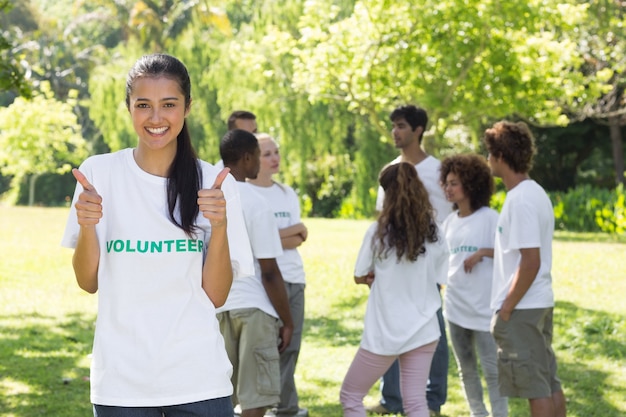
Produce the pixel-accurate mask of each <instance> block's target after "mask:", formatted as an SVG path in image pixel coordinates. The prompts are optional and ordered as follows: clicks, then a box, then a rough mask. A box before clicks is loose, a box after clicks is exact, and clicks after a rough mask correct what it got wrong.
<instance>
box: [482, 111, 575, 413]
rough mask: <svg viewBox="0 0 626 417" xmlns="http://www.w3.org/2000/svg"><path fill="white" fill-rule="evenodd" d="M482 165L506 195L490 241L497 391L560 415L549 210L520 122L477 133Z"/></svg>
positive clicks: (531, 141) (561, 400)
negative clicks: (499, 180) (484, 158)
mask: <svg viewBox="0 0 626 417" xmlns="http://www.w3.org/2000/svg"><path fill="white" fill-rule="evenodd" d="M484 142H485V145H486V146H487V150H488V151H489V158H488V161H489V165H490V167H491V171H492V173H493V175H494V176H496V177H500V178H502V182H503V183H504V185H505V187H506V189H507V196H506V199H505V201H504V205H503V206H502V211H501V212H500V217H499V220H498V225H497V229H496V240H495V245H494V268H493V285H492V289H491V308H492V309H493V310H494V311H495V315H494V317H493V320H492V322H491V332H492V334H493V336H494V338H495V340H496V344H497V345H498V383H499V387H500V394H502V395H505V396H508V397H520V398H527V399H528V402H529V406H530V415H531V417H565V415H566V410H565V396H564V394H563V389H562V387H561V382H560V381H559V379H558V377H557V374H556V370H557V364H556V358H555V355H554V351H553V350H552V331H553V325H552V318H553V309H554V295H553V293H552V276H551V268H552V235H553V232H554V211H553V208H552V203H551V202H550V199H549V197H548V195H547V194H546V192H545V191H544V189H543V188H542V187H541V186H540V185H539V184H537V183H536V182H535V181H533V180H532V179H530V176H529V175H528V173H529V171H530V169H531V167H532V160H533V157H534V154H535V144H534V139H533V136H532V133H531V132H530V130H529V129H528V126H526V124H525V123H523V122H518V123H512V122H506V121H503V122H498V123H496V124H494V125H493V127H491V128H489V129H487V130H486V131H485V136H484Z"/></svg>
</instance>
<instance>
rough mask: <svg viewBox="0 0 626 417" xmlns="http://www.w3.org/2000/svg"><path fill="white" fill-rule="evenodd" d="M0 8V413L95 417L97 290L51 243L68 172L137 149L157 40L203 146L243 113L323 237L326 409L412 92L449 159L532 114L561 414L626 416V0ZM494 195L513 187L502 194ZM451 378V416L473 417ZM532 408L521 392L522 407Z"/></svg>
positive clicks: (319, 257) (99, 1)
mask: <svg viewBox="0 0 626 417" xmlns="http://www.w3.org/2000/svg"><path fill="white" fill-rule="evenodd" d="M0 10H1V11H2V12H0V25H1V26H0V58H1V59H0V198H1V203H0V222H1V223H0V238H1V239H0V241H1V245H2V246H0V302H1V305H0V315H1V316H0V330H1V332H2V333H1V336H0V338H1V340H0V343H1V344H0V416H3V417H4V416H7V417H8V416H11V417H13V416H15V417H26V416H39V415H51V416H74V415H76V416H79V415H82V416H84V415H88V410H89V407H88V404H87V402H88V398H87V392H88V384H82V385H81V384H80V382H79V381H81V378H83V377H84V375H86V372H87V371H86V369H87V362H88V359H87V354H88V351H89V349H90V347H91V337H92V333H93V328H92V324H93V323H92V322H93V318H94V314H95V307H94V306H95V298H94V297H89V296H88V295H86V294H81V293H80V292H79V291H78V290H77V288H76V286H75V284H74V282H73V278H72V274H71V271H70V269H69V268H70V263H69V254H68V253H67V252H63V251H62V250H60V249H59V248H58V240H59V239H60V233H61V230H62V229H61V228H62V225H63V224H64V222H65V215H66V213H67V204H68V198H69V197H70V196H71V194H72V192H73V189H74V185H75V181H74V179H73V177H72V176H71V174H69V169H70V168H71V167H72V166H76V165H78V164H80V162H81V161H82V160H84V158H86V157H87V156H88V155H92V154H98V153H103V152H109V151H115V150H118V149H122V148H125V147H129V146H130V147H132V146H134V145H135V141H136V138H135V134H134V133H133V130H132V126H131V124H130V120H129V117H128V113H127V110H126V108H125V104H124V90H125V76H126V73H127V72H128V70H129V68H130V67H131V66H132V64H133V63H134V61H135V60H136V59H137V58H138V57H139V56H141V55H143V54H146V53H152V52H166V53H170V54H173V55H175V56H177V57H179V58H180V59H181V60H182V61H183V62H184V63H185V64H186V65H187V67H188V68H189V71H190V75H191V77H192V96H193V100H194V101H193V107H192V112H191V114H190V117H189V118H188V123H189V126H190V130H191V133H192V138H193V140H194V145H195V146H196V149H197V150H198V153H199V155H200V156H201V158H203V159H205V160H207V161H209V162H214V161H216V160H217V159H218V142H219V138H220V137H221V136H222V135H223V133H224V132H225V131H226V125H225V121H224V120H225V118H226V117H227V116H228V114H229V113H230V112H231V111H232V110H235V109H245V110H250V111H253V112H254V113H255V114H256V115H257V116H258V123H259V128H260V130H261V131H267V132H268V133H270V134H272V135H273V136H274V137H276V138H277V140H278V141H279V144H280V146H281V153H282V156H283V164H282V173H281V180H283V181H284V182H286V183H288V184H289V185H291V186H293V187H294V188H295V189H296V191H297V192H298V195H299V196H300V198H301V202H302V211H303V213H302V214H303V216H304V217H305V221H306V222H307V225H309V228H310V230H311V239H310V242H307V244H306V245H305V246H303V248H302V252H303V256H304V258H305V268H306V270H307V274H308V277H309V286H308V292H307V294H308V297H309V298H308V300H309V302H308V304H307V324H306V326H307V336H306V339H305V347H304V348H303V359H302V362H301V363H302V365H301V367H300V369H301V371H300V372H301V374H300V378H301V386H303V392H304V398H305V402H307V403H308V404H310V408H311V410H312V411H313V412H314V415H318V416H331V417H332V416H336V415H339V414H340V411H339V408H338V406H337V398H336V394H337V392H338V387H339V385H338V384H340V381H341V378H342V377H343V374H344V372H345V370H346V369H347V365H348V362H349V360H350V359H351V357H352V354H353V353H354V348H355V346H356V345H357V344H358V339H359V335H360V329H361V325H362V313H363V308H364V305H365V304H364V303H365V298H366V295H367V294H366V293H365V292H363V291H362V290H360V289H355V288H353V286H352V285H350V284H351V269H352V264H353V262H354V256H355V255H356V251H357V250H358V245H359V243H360V239H361V237H362V232H363V230H364V229H363V228H364V226H365V225H367V223H368V221H369V220H371V219H372V218H373V215H374V201H375V191H376V177H377V175H378V172H379V170H380V168H381V167H382V166H383V165H384V164H385V163H386V162H388V161H389V160H391V159H392V158H394V157H395V156H396V155H397V150H396V149H394V147H393V143H392V141H391V140H390V134H389V129H390V124H389V121H388V114H389V112H390V111H391V110H392V109H393V108H394V107H395V106H396V105H399V104H405V103H414V104H417V105H420V106H422V107H424V108H425V109H426V110H427V111H428V113H429V115H430V119H431V122H430V125H429V126H430V127H429V130H428V132H427V134H426V137H425V140H424V146H425V147H426V149H427V150H428V152H430V153H432V154H433V155H435V156H437V157H444V156H446V155H449V154H453V153H458V152H477V153H483V154H484V149H483V147H482V144H481V136H482V132H483V131H484V129H485V128H486V127H487V126H490V125H491V124H492V123H493V122H494V121H497V120H500V119H504V118H506V119H509V120H523V121H525V122H527V123H528V124H529V125H530V126H531V128H532V130H533V132H534V134H535V136H536V139H537V146H538V155H537V158H536V162H535V166H534V169H533V171H532V172H531V176H532V177H533V178H534V179H536V180H537V181H538V182H539V183H540V184H542V185H543V186H544V187H545V188H546V189H547V190H548V192H549V194H550V197H551V199H552V201H553V205H554V208H555V218H556V228H557V239H556V242H555V253H556V255H555V271H554V275H555V288H556V294H557V316H560V317H561V318H560V319H558V321H557V322H556V326H557V329H558V330H557V338H558V341H557V350H558V351H559V353H561V354H562V355H563V356H564V375H563V376H564V380H565V386H566V394H567V395H568V397H569V398H570V410H571V413H570V415H573V416H580V417H583V416H584V417H587V416H595V415H597V416H608V417H613V416H615V417H617V416H624V415H626V405H625V402H626V400H625V398H626V381H625V379H626V369H625V367H626V365H625V359H624V355H625V353H626V346H625V345H624V342H623V340H624V334H626V329H625V318H626V308H625V307H624V306H623V303H621V302H620V299H621V296H620V294H623V293H624V291H623V290H624V285H625V284H624V281H625V280H624V271H625V270H626V267H625V266H626V265H624V259H626V256H624V255H626V251H624V248H626V247H625V246H624V242H625V238H624V232H625V231H626V215H625V206H626V204H625V193H624V188H623V183H624V146H623V143H624V133H623V126H624V125H626V96H625V94H624V86H625V85H626V55H625V51H626V2H624V1H621V0H590V1H582V0H581V1H578V0H568V1H565V0H562V1H558V0H528V1H525V2H516V1H511V2H506V1H497V0H483V1H477V0H439V1H430V0H407V1H402V2H394V1H389V0H367V1H355V0H334V1H331V0H308V1H304V0H282V1H278V0H223V1H218V0H215V1H208V0H205V1H203V0H191V1H168V0H160V1H147V0H146V1H135V0H0ZM503 198H504V193H503V191H502V189H501V185H500V187H499V193H497V194H496V196H495V197H494V199H493V206H494V207H495V208H498V207H499V206H500V205H501V203H502V201H503ZM16 204H17V205H18V206H24V205H30V206H49V207H50V208H26V207H18V208H14V206H15V205H16ZM54 207H56V208H54ZM329 242H331V243H334V244H335V245H340V248H341V250H338V248H335V247H334V246H335V245H329V244H328V243H329ZM451 363H452V364H453V363H454V362H453V361H452V362H451ZM450 369H451V371H450V377H451V381H453V383H452V385H451V388H450V396H451V400H450V402H449V406H446V407H448V408H446V409H444V414H446V415H449V416H456V415H463V413H464V410H465V409H464V408H463V404H464V403H463V400H462V398H461V396H460V392H459V390H458V381H456V380H455V370H454V366H451V368H450ZM59 381H61V382H59ZM63 381H66V382H67V383H66V384H63ZM455 381H456V382H455ZM59 384H61V385H59ZM454 384H456V385H454ZM372 400H374V399H372ZM66 409H67V410H70V411H62V410H66ZM524 411H525V409H524V408H520V407H519V405H518V404H516V403H513V405H512V417H517V416H520V417H521V416H523V415H525V414H524Z"/></svg>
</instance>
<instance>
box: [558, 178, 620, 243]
mask: <svg viewBox="0 0 626 417" xmlns="http://www.w3.org/2000/svg"><path fill="white" fill-rule="evenodd" d="M549 195H550V199H551V200H552V205H553V206H554V217H555V226H556V228H557V229H560V230H569V231H576V232H608V233H616V234H622V233H624V231H625V230H626V228H625V226H626V220H625V216H624V213H625V212H624V189H623V187H622V186H619V187H617V188H616V189H615V190H608V189H602V188H597V187H593V186H591V185H583V186H579V187H576V188H573V189H570V190H568V191H567V192H552V193H549Z"/></svg>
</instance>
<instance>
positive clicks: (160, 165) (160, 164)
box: [133, 147, 176, 178]
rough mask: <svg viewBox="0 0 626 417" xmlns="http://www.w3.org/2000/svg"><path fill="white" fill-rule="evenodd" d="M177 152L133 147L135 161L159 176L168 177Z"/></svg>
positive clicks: (140, 166)
mask: <svg viewBox="0 0 626 417" xmlns="http://www.w3.org/2000/svg"><path fill="white" fill-rule="evenodd" d="M175 156H176V153H175V152H174V154H171V155H170V154H169V153H166V152H150V151H149V150H145V149H141V148H139V147H137V148H135V149H133V157H134V158H135V162H136V163H137V165H138V166H139V168H141V169H142V170H143V171H145V172H147V173H148V174H151V175H155V176H157V177H163V178H167V176H168V175H169V172H170V168H171V166H172V161H173V160H174V157H175Z"/></svg>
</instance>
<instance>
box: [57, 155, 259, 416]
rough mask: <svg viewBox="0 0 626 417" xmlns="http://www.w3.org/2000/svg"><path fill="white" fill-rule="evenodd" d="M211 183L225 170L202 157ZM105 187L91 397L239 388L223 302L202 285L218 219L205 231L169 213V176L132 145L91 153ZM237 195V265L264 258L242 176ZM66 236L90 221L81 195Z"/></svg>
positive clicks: (171, 398) (150, 400)
mask: <svg viewBox="0 0 626 417" xmlns="http://www.w3.org/2000/svg"><path fill="white" fill-rule="evenodd" d="M200 164H201V168H202V186H203V187H210V186H212V185H213V182H214V181H215V178H216V176H217V174H218V173H219V170H216V168H214V167H213V166H212V165H210V164H208V163H206V162H200ZM80 170H81V172H82V173H83V174H85V176H86V177H87V180H88V181H89V182H90V183H91V184H93V185H94V187H95V188H96V190H97V192H98V194H99V195H100V196H101V197H102V209H103V217H102V219H100V222H99V223H98V224H97V225H96V233H97V236H98V242H99V245H100V263H99V266H98V317H97V321H96V330H95V337H94V346H93V358H92V363H91V402H92V403H94V404H101V405H115V406H126V407H139V406H141V407H147V406H160V405H173V404H183V403H189V402H196V401H201V400H207V399H212V398H220V397H224V396H228V395H230V394H232V392H233V388H232V385H231V382H230V376H231V373H232V366H231V364H230V362H229V360H228V356H227V355H226V350H225V348H224V340H223V338H222V335H221V334H220V330H219V325H218V321H217V318H216V317H215V307H214V305H213V303H212V302H211V300H210V299H209V297H208V296H207V295H206V293H205V292H204V290H203V289H202V266H203V262H204V259H205V256H206V247H207V244H208V241H209V238H210V236H211V225H210V223H209V221H208V220H207V219H205V218H204V217H203V216H202V215H201V214H199V215H198V218H197V222H196V224H197V225H198V226H199V227H200V230H199V231H198V232H197V234H196V237H194V238H189V237H188V236H187V235H186V234H185V233H184V232H183V230H182V229H180V228H179V227H177V226H175V225H174V224H173V223H172V222H171V221H170V219H169V215H168V209H167V198H166V183H167V180H166V179H165V178H161V177H157V176H154V175H150V174H148V173H147V172H145V171H143V170H142V169H141V168H139V166H138V165H137V163H136V162H135V159H134V158H133V150H132V149H124V150H122V151H119V152H116V153H110V154H104V155H97V156H93V157H90V158H88V159H87V160H86V161H85V162H83V164H82V165H81V166H80ZM222 190H223V192H224V195H225V198H226V200H227V216H228V237H229V244H230V248H231V252H230V253H231V257H232V263H233V269H234V272H235V273H238V274H243V275H246V274H248V275H249V274H253V273H254V266H253V265H254V264H253V260H252V253H251V251H250V246H249V242H248V238H247V234H246V228H245V223H244V220H243V215H242V212H241V206H240V202H239V193H238V191H237V187H236V184H235V180H234V179H233V177H232V176H229V177H227V178H226V179H225V180H224V183H223V184H222ZM80 192H82V186H81V185H80V184H77V187H76V192H75V194H74V200H73V203H72V207H71V209H70V213H69V217H68V221H67V225H66V229H65V234H64V236H63V240H62V245H63V246H66V247H69V248H74V247H75V246H76V241H77V236H78V232H79V229H80V226H79V225H78V223H77V219H76V210H75V208H74V203H75V202H76V200H77V198H78V195H79V194H80Z"/></svg>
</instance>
